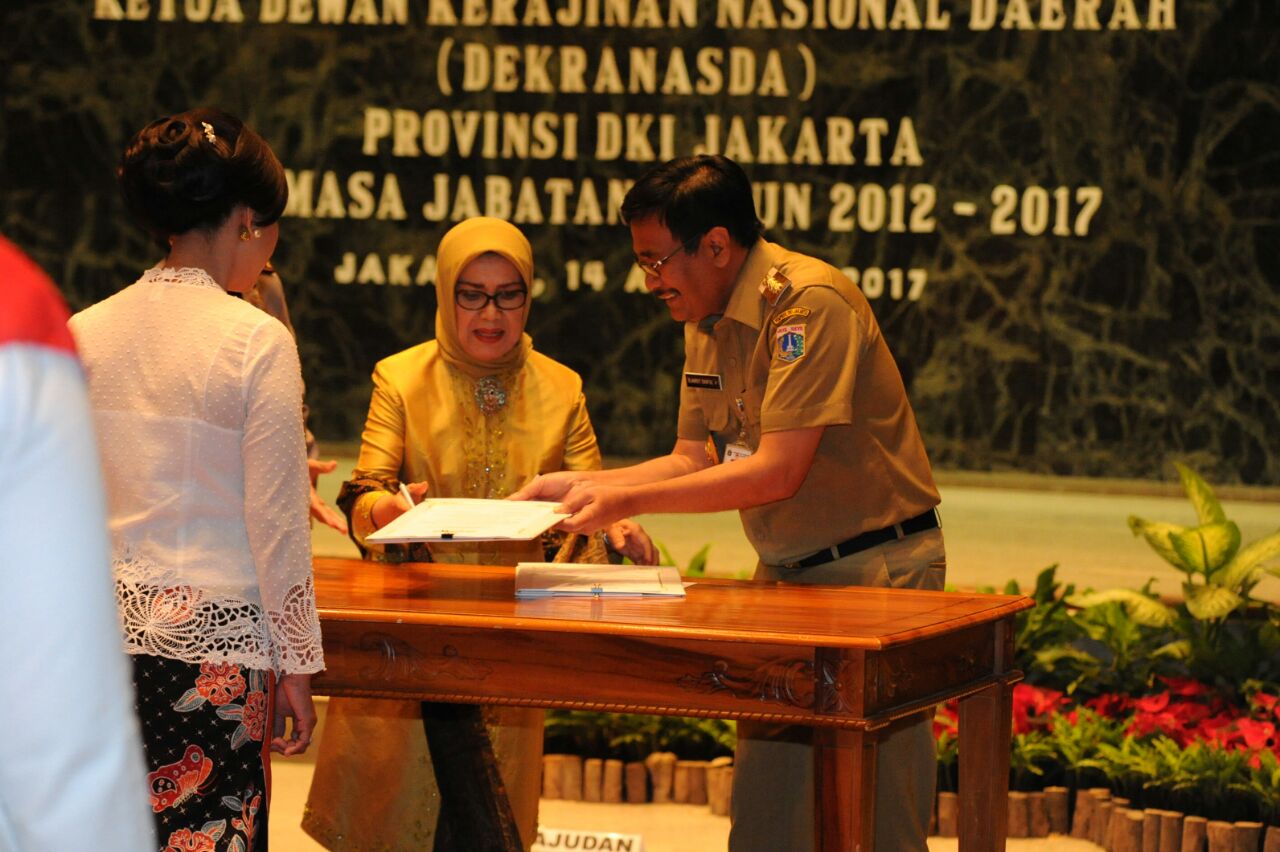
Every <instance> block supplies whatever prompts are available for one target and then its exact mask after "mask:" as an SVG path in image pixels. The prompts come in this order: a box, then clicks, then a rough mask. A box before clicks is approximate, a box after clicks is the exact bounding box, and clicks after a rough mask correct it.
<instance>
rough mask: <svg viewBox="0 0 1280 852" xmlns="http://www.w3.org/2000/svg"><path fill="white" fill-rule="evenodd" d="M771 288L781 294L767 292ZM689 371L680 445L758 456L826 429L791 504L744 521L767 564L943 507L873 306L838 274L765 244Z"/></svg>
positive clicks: (745, 513)
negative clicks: (742, 449) (732, 447)
mask: <svg viewBox="0 0 1280 852" xmlns="http://www.w3.org/2000/svg"><path fill="white" fill-rule="evenodd" d="M767 279H768V280H769V281H771V282H772V285H773V286H772V287H771V288H770V287H768V286H763V287H762V285H765V284H766V280H767ZM684 370H685V372H684V381H683V382H682V384H681V390H680V418H679V424H678V427H677V432H678V434H679V436H680V437H681V438H684V439H690V440H696V441H703V440H706V439H708V438H711V439H712V440H713V441H714V443H715V444H716V446H717V447H723V445H724V444H726V443H734V442H737V443H744V444H746V445H747V447H748V448H749V449H751V450H752V451H755V450H756V449H758V448H759V446H760V436H761V434H763V433H765V432H780V431H785V430H788V429H800V428H805V427H811V426H824V427H826V429H825V431H824V432H823V435H822V439H821V441H820V442H819V444H818V450H817V454H816V455H815V456H814V459H813V465H812V467H811V468H810V470H809V474H808V476H807V477H806V478H805V480H804V483H803V484H802V485H801V486H800V490H799V491H798V492H796V494H795V495H794V496H793V497H791V498H790V499H787V500H780V501H777V502H775V503H769V504H766V505H763V506H757V507H755V508H751V509H743V510H742V524H743V527H744V528H745V529H746V534H747V538H748V540H750V542H751V544H752V545H753V546H754V547H755V549H756V552H757V553H758V554H759V555H760V558H761V560H762V561H763V562H764V563H766V564H773V565H780V564H784V563H787V562H792V561H795V560H797V559H800V558H802V557H805V556H808V555H809V554H811V553H814V552H815V551H818V550H821V549H823V548H826V547H830V546H831V545H833V544H837V543H839V542H841V541H844V540H846V539H849V538H853V537H854V536H856V535H859V534H861V533H863V532H867V531H869V530H875V529H881V528H883V527H886V526H890V525H892V524H895V523H898V522H901V521H904V520H906V519H907V518H911V517H914V516H916V515H919V514H921V513H922V512H925V511H928V510H929V509H930V508H932V507H934V506H936V505H937V504H938V500H939V498H938V490H937V488H936V487H935V486H934V483H933V474H932V472H931V470H930V468H929V460H928V457H927V456H926V455H925V450H924V443H923V441H922V440H921V438H920V432H919V430H918V429H917V427H916V421H915V415H914V413H913V412H912V410H911V405H910V403H909V402H908V401H907V395H906V390H905V388H904V387H903V384H902V377H901V375H900V374H899V373H898V366H897V364H896V363H894V360H893V356H892V355H891V354H890V353H889V347H888V346H887V345H886V344H885V341H884V338H883V337H882V336H881V334H880V326H879V324H878V323H877V322H876V318H875V315H874V314H872V312H871V306H870V305H869V304H868V303H867V300H866V298H865V297H864V296H863V295H862V292H861V291H860V290H859V289H858V288H857V286H856V285H854V283H853V282H852V281H850V280H849V279H848V278H847V277H845V276H844V275H842V274H841V273H840V271H839V270H837V269H835V268H834V267H832V266H830V265H829V264H826V263H823V262H822V261H820V260H817V259H815V258H812V257H808V256H806V255H802V254H797V253H795V252H790V251H787V250H786V249H784V248H782V247H781V246H778V245H775V244H773V243H769V242H767V241H765V240H760V241H759V242H758V243H757V244H756V245H755V246H754V247H753V248H752V249H751V251H750V253H749V254H748V255H747V259H746V262H745V263H744V264H743V267H742V270H741V271H740V272H739V274H738V279H737V281H736V282H735V283H734V288H733V292H732V294H731V295H730V297H729V304H728V306H727V307H726V308H725V312H724V315H723V316H721V317H718V318H717V317H708V318H707V319H705V320H703V321H702V322H701V323H686V324H685V367H684ZM729 463H730V464H732V463H733V462H729Z"/></svg>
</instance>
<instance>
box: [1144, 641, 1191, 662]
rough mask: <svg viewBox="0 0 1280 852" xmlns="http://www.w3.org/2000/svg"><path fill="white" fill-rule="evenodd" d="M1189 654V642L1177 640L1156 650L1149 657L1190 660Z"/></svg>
mask: <svg viewBox="0 0 1280 852" xmlns="http://www.w3.org/2000/svg"><path fill="white" fill-rule="evenodd" d="M1191 653H1192V649H1191V642H1190V641H1189V640H1187V639H1178V640H1175V641H1173V642H1170V643H1168V644H1167V645H1161V646H1160V647H1159V648H1156V649H1155V651H1153V652H1152V654H1151V656H1153V657H1168V658H1170V659H1173V660H1189V659H1191Z"/></svg>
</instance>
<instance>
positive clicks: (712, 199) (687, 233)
mask: <svg viewBox="0 0 1280 852" xmlns="http://www.w3.org/2000/svg"><path fill="white" fill-rule="evenodd" d="M621 212H622V221H623V223H625V224H629V223H631V222H634V221H637V220H639V219H648V218H649V217H651V216H656V217H657V218H658V221H659V222H662V223H663V224H664V225H665V226H666V228H667V230H669V231H670V232H671V234H672V235H673V236H674V237H675V238H676V239H678V240H680V242H681V243H685V244H686V245H687V244H688V243H691V242H693V241H694V240H695V239H697V238H698V237H701V236H702V235H703V234H705V233H706V232H707V231H710V230H711V229H712V228H714V227H716V226H723V227H724V228H725V229H726V230H727V231H728V232H729V236H730V237H732V238H733V241H734V242H736V243H738V244H740V245H742V246H746V247H748V248H749V247H751V246H753V245H755V243H756V240H758V239H759V238H760V233H761V231H763V230H764V225H762V224H761V223H760V219H759V218H758V217H757V216H756V204H755V200H754V199H753V197H752V195H751V181H750V180H748V179H747V173H746V172H744V171H743V170H742V167H741V166H739V165H738V164H737V163H735V162H734V161H733V160H730V159H729V158H728V157H722V156H719V155H718V154H717V155H713V154H703V155H701V156H698V157H679V158H677V159H674V160H670V161H669V162H666V163H663V164H662V165H660V166H655V167H654V168H652V169H650V170H649V171H648V172H646V173H645V174H644V175H643V176H642V177H641V178H640V180H638V181H636V183H635V185H634V186H632V187H631V189H630V190H629V191H628V192H627V195H626V197H625V198H623V199H622V211H621Z"/></svg>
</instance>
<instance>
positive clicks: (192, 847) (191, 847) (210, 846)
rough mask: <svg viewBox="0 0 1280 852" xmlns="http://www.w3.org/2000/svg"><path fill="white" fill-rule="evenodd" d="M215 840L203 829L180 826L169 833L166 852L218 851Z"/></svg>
mask: <svg viewBox="0 0 1280 852" xmlns="http://www.w3.org/2000/svg"><path fill="white" fill-rule="evenodd" d="M216 849H217V846H216V845H215V843H214V840H213V838H212V837H210V836H209V835H207V834H205V833H204V832H203V831H192V830H191V829H189V828H180V829H178V830H177V831H175V832H174V833H173V834H170V835H169V842H168V843H167V844H166V845H165V847H164V852H216Z"/></svg>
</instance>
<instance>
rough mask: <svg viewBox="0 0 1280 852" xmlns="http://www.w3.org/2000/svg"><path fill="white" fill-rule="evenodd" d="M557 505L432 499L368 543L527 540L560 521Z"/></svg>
mask: <svg viewBox="0 0 1280 852" xmlns="http://www.w3.org/2000/svg"><path fill="white" fill-rule="evenodd" d="M557 505H559V504H557V503H551V502H547V501H539V500H529V501H520V500H472V499H468V498H464V497H433V498H428V499H426V500H423V501H422V502H421V503H419V504H418V505H416V506H414V507H413V508H412V509H410V510H409V511H407V512H405V513H404V514H403V515H401V516H400V517H398V518H396V519H395V520H394V521H392V522H391V523H389V524H387V525H386V526H385V527H383V528H382V529H380V530H378V531H377V532H374V533H371V534H370V535H369V536H368V538H367V540H368V541H371V542H373V543H375V544H404V543H407V542H414V541H527V540H528V539H531V538H536V537H537V536H540V535H542V533H543V532H545V531H546V530H548V529H550V528H551V527H553V526H555V525H556V524H557V523H559V522H560V520H561V519H563V518H567V517H569V516H568V515H566V514H562V513H559V512H556V511H555V508H556V506H557Z"/></svg>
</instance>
